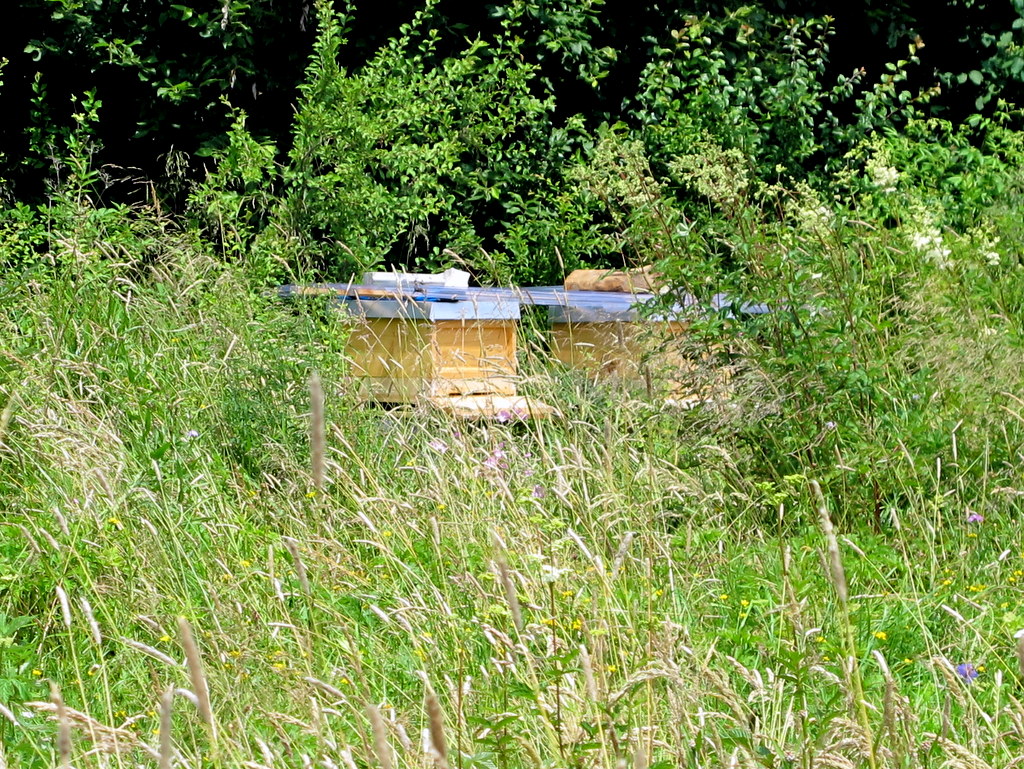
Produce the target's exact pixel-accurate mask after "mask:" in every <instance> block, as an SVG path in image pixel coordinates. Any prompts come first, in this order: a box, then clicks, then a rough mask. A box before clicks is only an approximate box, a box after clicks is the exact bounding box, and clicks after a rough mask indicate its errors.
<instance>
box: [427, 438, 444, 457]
mask: <svg viewBox="0 0 1024 769" xmlns="http://www.w3.org/2000/svg"><path fill="white" fill-rule="evenodd" d="M427 446H429V447H430V448H432V449H433V450H434V451H436V452H437V453H438V454H444V453H445V452H446V451H448V444H447V443H445V442H444V441H442V440H441V439H440V438H434V440H432V441H431V442H430V443H428V444H427Z"/></svg>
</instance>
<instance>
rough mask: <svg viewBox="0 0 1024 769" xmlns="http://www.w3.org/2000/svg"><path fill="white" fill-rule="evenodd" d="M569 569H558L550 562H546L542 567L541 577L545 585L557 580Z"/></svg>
mask: <svg viewBox="0 0 1024 769" xmlns="http://www.w3.org/2000/svg"><path fill="white" fill-rule="evenodd" d="M567 571H568V569H556V568H555V567H554V566H551V565H550V564H547V563H544V564H541V567H540V578H541V580H542V581H543V582H544V584H545V585H550V584H551V583H552V582H556V581H557V580H558V578H559V577H561V576H562V575H563V574H565V573H566V572H567Z"/></svg>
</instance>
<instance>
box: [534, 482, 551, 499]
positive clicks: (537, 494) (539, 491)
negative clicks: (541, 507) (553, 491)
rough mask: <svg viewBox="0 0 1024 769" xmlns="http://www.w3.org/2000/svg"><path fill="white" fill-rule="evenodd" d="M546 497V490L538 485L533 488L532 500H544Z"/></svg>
mask: <svg viewBox="0 0 1024 769" xmlns="http://www.w3.org/2000/svg"><path fill="white" fill-rule="evenodd" d="M547 495H548V490H547V489H545V488H544V487H543V486H541V485H540V484H539V483H538V484H537V485H536V486H534V487H533V498H534V499H544V497H546V496H547Z"/></svg>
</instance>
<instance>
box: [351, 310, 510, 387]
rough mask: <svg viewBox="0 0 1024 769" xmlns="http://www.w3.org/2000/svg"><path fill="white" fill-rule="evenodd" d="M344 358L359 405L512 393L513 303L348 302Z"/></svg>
mask: <svg viewBox="0 0 1024 769" xmlns="http://www.w3.org/2000/svg"><path fill="white" fill-rule="evenodd" d="M342 306H343V309H344V310H345V311H346V312H347V313H348V314H349V315H351V316H352V317H354V318H355V319H356V326H355V328H354V329H353V330H352V332H351V334H350V335H349V338H348V342H347V346H346V354H347V357H348V359H349V361H350V363H351V372H352V375H353V377H354V378H355V381H356V383H357V385H358V387H359V391H360V395H361V397H363V398H364V399H366V400H376V401H381V402H387V403H415V402H420V401H424V400H428V399H431V398H442V397H447V396H458V395H477V394H480V395H485V394H486V395H515V393H516V325H517V320H518V318H519V306H518V304H511V303H504V302H503V303H497V302H416V301H401V300H373V301H367V300H355V301H352V300H348V301H344V302H343V303H342Z"/></svg>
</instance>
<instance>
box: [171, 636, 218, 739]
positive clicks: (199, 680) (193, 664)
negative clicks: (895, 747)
mask: <svg viewBox="0 0 1024 769" xmlns="http://www.w3.org/2000/svg"><path fill="white" fill-rule="evenodd" d="M178 635H179V637H180V638H181V645H182V647H184V649H185V661H186V663H187V664H188V675H189V679H190V680H191V681H192V691H193V692H194V693H195V696H196V702H197V705H196V707H197V708H198V709H199V716H200V717H201V718H202V719H203V721H205V722H206V725H207V726H209V727H210V733H211V735H213V734H215V727H214V724H213V709H212V708H211V707H210V689H209V687H208V686H207V684H206V675H205V674H204V673H203V662H202V659H201V658H200V656H199V647H197V646H196V640H195V637H194V636H193V635H192V627H191V626H190V625H189V624H188V620H187V619H185V618H184V617H178Z"/></svg>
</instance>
